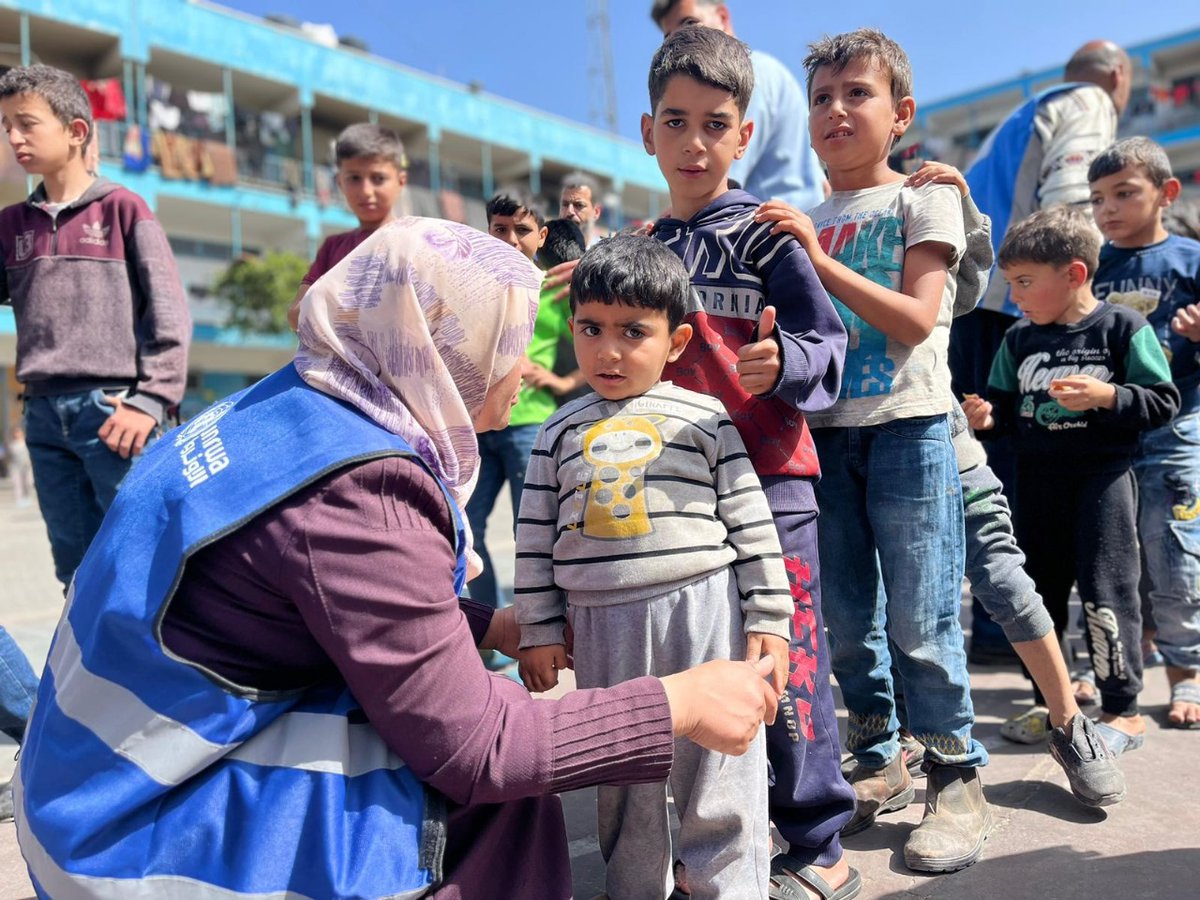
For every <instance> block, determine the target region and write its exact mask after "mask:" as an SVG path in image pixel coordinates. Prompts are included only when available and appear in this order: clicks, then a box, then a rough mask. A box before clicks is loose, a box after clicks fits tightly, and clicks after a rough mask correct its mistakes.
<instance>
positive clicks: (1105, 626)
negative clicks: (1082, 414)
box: [1015, 459, 1142, 716]
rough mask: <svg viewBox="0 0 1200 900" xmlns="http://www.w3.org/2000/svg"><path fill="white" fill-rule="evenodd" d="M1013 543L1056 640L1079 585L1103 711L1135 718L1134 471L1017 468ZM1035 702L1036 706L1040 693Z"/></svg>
mask: <svg viewBox="0 0 1200 900" xmlns="http://www.w3.org/2000/svg"><path fill="white" fill-rule="evenodd" d="M1015 499H1016V530H1017V543H1019V544H1020V545H1021V549H1022V550H1024V551H1025V556H1026V561H1025V571H1026V572H1027V573H1028V574H1029V577H1031V578H1032V579H1033V581H1034V584H1036V585H1037V589H1038V592H1039V593H1040V594H1041V595H1042V598H1043V599H1044V600H1045V602H1046V610H1047V611H1048V612H1049V613H1050V617H1051V619H1053V621H1054V630H1055V632H1056V633H1057V634H1058V636H1059V639H1060V640H1061V639H1062V636H1063V633H1064V632H1065V631H1066V629H1067V624H1068V622H1067V606H1068V603H1069V601H1070V596H1071V587H1072V585H1076V584H1077V585H1078V588H1079V596H1080V599H1081V600H1082V601H1083V611H1084V617H1085V619H1086V622H1087V627H1086V628H1085V637H1086V639H1087V647H1088V652H1089V653H1090V654H1091V657H1092V668H1093V669H1094V671H1095V673H1096V687H1097V688H1098V689H1099V691H1100V702H1101V708H1102V709H1103V710H1104V711H1105V712H1106V713H1109V714H1111V715H1118V716H1133V715H1137V711H1138V703H1137V698H1138V694H1139V693H1140V692H1141V690H1142V643H1141V641H1142V612H1141V601H1140V599H1139V596H1138V579H1139V578H1140V575H1141V563H1140V559H1139V555H1138V541H1137V491H1136V487H1135V485H1134V479H1133V473H1132V472H1131V471H1129V470H1128V469H1126V470H1124V471H1121V472H1102V473H1097V474H1089V473H1080V472H1077V471H1074V470H1073V469H1072V467H1071V465H1070V463H1069V462H1067V463H1066V464H1063V465H1057V466H1054V467H1050V466H1048V465H1046V464H1045V461H1044V460H1039V461H1033V460H1026V459H1021V460H1018V464H1017V493H1016V498H1015ZM1037 700H1038V702H1039V703H1040V702H1042V698H1041V696H1040V695H1038V696H1037Z"/></svg>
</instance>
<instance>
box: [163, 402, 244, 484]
mask: <svg viewBox="0 0 1200 900" xmlns="http://www.w3.org/2000/svg"><path fill="white" fill-rule="evenodd" d="M233 406H234V404H233V401H232V400H223V401H221V402H220V403H217V404H216V405H214V406H210V407H209V408H208V409H206V410H205V411H204V412H202V413H200V415H198V416H196V418H194V419H192V420H191V421H190V422H188V423H187V425H185V426H183V428H181V429H179V434H177V435H176V436H175V446H176V447H178V448H179V462H180V463H181V464H182V466H183V470H182V474H183V477H184V478H185V479H187V483H188V487H189V488H194V487H197V486H199V485H201V484H203V483H204V482H206V481H208V479H209V478H210V477H211V476H213V475H216V474H217V473H218V472H221V471H223V470H224V469H225V468H226V467H227V466H228V465H229V454H228V453H226V452H225V442H224V441H222V440H221V433H220V429H219V428H218V427H217V422H218V421H220V420H221V418H222V417H224V415H225V414H226V413H228V412H229V411H230V410H231V409H233Z"/></svg>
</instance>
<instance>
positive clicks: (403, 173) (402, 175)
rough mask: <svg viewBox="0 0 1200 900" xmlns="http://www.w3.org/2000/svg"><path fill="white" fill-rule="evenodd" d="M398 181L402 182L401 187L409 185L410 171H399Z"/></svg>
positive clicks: (397, 172)
mask: <svg viewBox="0 0 1200 900" xmlns="http://www.w3.org/2000/svg"><path fill="white" fill-rule="evenodd" d="M396 180H397V181H398V182H400V187H404V186H405V185H406V184H408V169H397V170H396Z"/></svg>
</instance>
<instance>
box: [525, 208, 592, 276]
mask: <svg viewBox="0 0 1200 900" xmlns="http://www.w3.org/2000/svg"><path fill="white" fill-rule="evenodd" d="M586 249H587V240H586V239H585V238H584V236H583V231H582V230H581V229H580V228H579V226H578V225H576V224H575V223H574V222H572V221H571V220H570V219H551V220H550V221H549V222H547V223H546V242H545V243H544V244H542V246H541V249H540V250H538V252H537V258H538V262H539V263H541V265H542V268H543V269H553V268H554V267H555V266H557V265H559V264H561V263H565V262H570V261H571V260H573V259H579V257H581V256H583V251H584V250H586Z"/></svg>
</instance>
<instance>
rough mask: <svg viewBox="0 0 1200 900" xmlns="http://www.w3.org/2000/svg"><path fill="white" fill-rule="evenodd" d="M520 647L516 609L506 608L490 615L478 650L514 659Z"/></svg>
mask: <svg viewBox="0 0 1200 900" xmlns="http://www.w3.org/2000/svg"><path fill="white" fill-rule="evenodd" d="M520 646H521V626H520V625H518V624H517V611H516V609H515V608H514V607H511V606H506V607H504V609H498V610H496V611H495V612H494V613H492V621H491V622H490V623H488V630H487V634H485V635H484V636H483V640H482V641H480V642H479V649H480V650H499V651H500V652H501V653H503V654H504V655H505V656H511V657H512V658H513V659H516V658H517V650H518V648H519V647H520Z"/></svg>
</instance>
